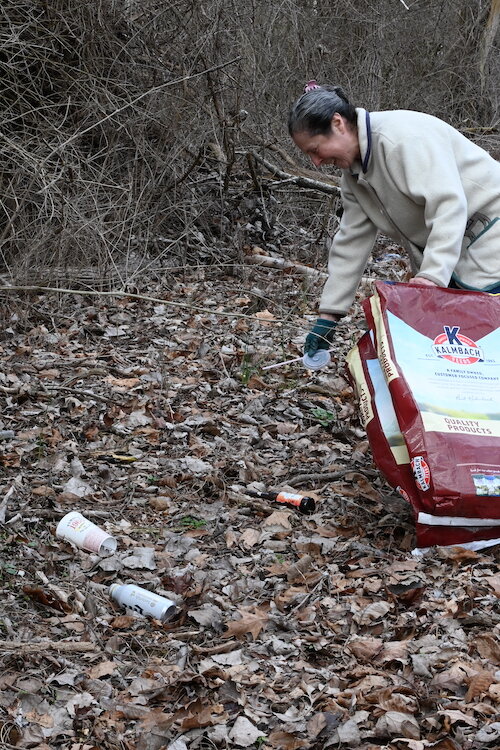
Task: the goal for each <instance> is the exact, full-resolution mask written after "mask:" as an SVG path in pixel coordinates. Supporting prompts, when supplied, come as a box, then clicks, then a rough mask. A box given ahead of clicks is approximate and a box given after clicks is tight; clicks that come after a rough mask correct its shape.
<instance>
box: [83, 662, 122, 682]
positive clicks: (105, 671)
mask: <svg viewBox="0 0 500 750" xmlns="http://www.w3.org/2000/svg"><path fill="white" fill-rule="evenodd" d="M115 671H116V664H115V663H114V661H101V662H100V663H99V664H96V665H95V666H93V667H92V669H90V670H89V676H90V677H92V679H95V680H98V679H99V678H100V677H107V676H108V675H110V674H113V672H115Z"/></svg>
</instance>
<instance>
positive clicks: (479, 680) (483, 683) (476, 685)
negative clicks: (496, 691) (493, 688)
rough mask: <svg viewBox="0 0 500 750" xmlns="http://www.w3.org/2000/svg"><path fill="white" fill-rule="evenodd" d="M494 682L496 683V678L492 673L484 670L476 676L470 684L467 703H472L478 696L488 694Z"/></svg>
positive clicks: (466, 698)
mask: <svg viewBox="0 0 500 750" xmlns="http://www.w3.org/2000/svg"><path fill="white" fill-rule="evenodd" d="M492 682H495V678H494V676H493V675H492V674H491V672H487V671H486V670H483V671H481V672H478V673H477V674H475V675H474V676H473V677H472V678H471V681H470V682H469V689H468V690H467V694H466V696H465V701H466V703H470V702H471V701H472V700H474V698H477V696H478V695H481V694H482V693H486V692H487V690H488V688H489V686H490V685H491V684H492Z"/></svg>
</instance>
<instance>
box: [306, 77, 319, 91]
mask: <svg viewBox="0 0 500 750" xmlns="http://www.w3.org/2000/svg"><path fill="white" fill-rule="evenodd" d="M320 88H321V86H319V85H318V84H317V83H316V81H315V80H314V78H313V80H312V81H308V82H307V83H306V85H305V86H304V94H308V93H309V92H310V91H314V89H320Z"/></svg>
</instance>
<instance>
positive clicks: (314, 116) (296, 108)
mask: <svg viewBox="0 0 500 750" xmlns="http://www.w3.org/2000/svg"><path fill="white" fill-rule="evenodd" d="M336 112H338V114H339V115H342V117H345V119H346V120H347V121H348V122H350V123H351V125H354V126H355V125H356V122H357V117H356V109H355V107H354V105H353V104H351V102H350V101H349V99H348V98H347V95H346V94H345V93H344V91H343V89H342V88H341V87H340V86H318V88H315V89H312V90H311V91H308V92H307V93H305V94H302V96H301V97H299V98H298V99H297V101H296V102H295V103H294V104H293V105H292V108H291V110H290V113H289V115H288V131H289V133H290V135H291V136H293V135H294V134H295V133H303V132H305V133H309V134H310V135H327V134H328V133H330V131H331V128H332V117H333V115H334V114H335V113H336Z"/></svg>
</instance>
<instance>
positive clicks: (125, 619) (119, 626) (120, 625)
mask: <svg viewBox="0 0 500 750" xmlns="http://www.w3.org/2000/svg"><path fill="white" fill-rule="evenodd" d="M134 623H137V618H135V617H132V615H118V617H114V618H113V619H112V620H111V622H110V625H111V627H112V628H113V629H114V630H123V629H126V628H130V626H131V625H133V624H134Z"/></svg>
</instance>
